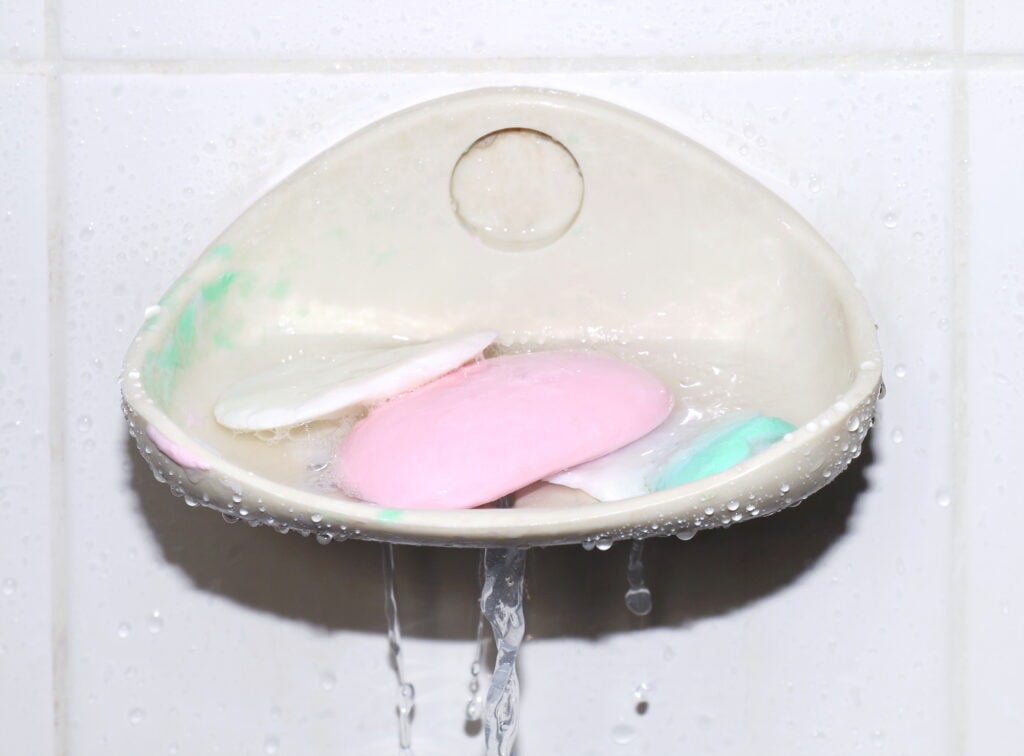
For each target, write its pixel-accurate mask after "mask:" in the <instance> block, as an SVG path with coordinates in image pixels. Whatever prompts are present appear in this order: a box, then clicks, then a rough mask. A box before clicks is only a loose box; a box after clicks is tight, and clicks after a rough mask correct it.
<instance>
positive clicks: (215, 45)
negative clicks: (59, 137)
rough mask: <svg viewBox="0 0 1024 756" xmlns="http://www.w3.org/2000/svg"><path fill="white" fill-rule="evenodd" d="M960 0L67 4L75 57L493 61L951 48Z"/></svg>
mask: <svg viewBox="0 0 1024 756" xmlns="http://www.w3.org/2000/svg"><path fill="white" fill-rule="evenodd" d="M952 19H953V10H952V4H951V2H950V1H949V0H923V1H922V2H916V3H913V4H906V3H902V4H901V3H889V2H884V0H866V2H861V3H855V4H850V3H846V2H842V1H841V0H830V1H829V2H819V3H815V4H814V5H813V6H812V5H806V6H803V7H801V6H800V4H792V3H786V4H777V3H764V2H761V1H760V0H725V1H724V2H717V3H668V2H642V3H615V2H609V0H583V1H582V2H578V3H572V4H566V3H550V2H543V0H523V2H518V3H480V2H471V1H470V0H450V1H449V2H446V3H440V4H439V3H426V4H416V3H408V2H402V0H380V1H379V2H375V3H357V2H352V1H351V0H349V2H343V3H337V2H326V1H325V0H307V1H306V2H303V3H282V2H275V1H274V0H255V1H253V0H249V1H248V2H244V3H242V2H230V3H216V4H210V3H206V2H201V0H190V1H189V2H180V3H162V4H156V5H154V4H153V3H147V2H140V0H99V1H97V0H65V2H63V3H62V32H63V47H64V52H65V54H66V55H70V56H72V57H84V58H117V57H124V58H144V59H152V58H156V59H167V58H184V59H189V58H197V57H198V58H203V59H206V58H251V57H259V58H264V59H266V58H273V59H295V58H309V57H314V58H321V59H347V58H396V57H399V58H431V57H442V58H479V57H488V58H493V57H523V56H526V57H566V56H574V57H591V56H594V55H600V56H636V55H640V56H647V55H667V56H682V55H696V54H704V55H735V54H743V55H750V54H760V53H785V54H796V55H798V54H808V53H814V54H820V53H850V52H865V51H874V50H893V49H912V50H937V49H946V48H948V46H949V45H950V44H951V38H952V34H951V26H952Z"/></svg>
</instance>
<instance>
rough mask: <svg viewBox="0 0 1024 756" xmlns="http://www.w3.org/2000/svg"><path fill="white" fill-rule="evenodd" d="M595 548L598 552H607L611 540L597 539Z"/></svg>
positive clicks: (610, 545)
mask: <svg viewBox="0 0 1024 756" xmlns="http://www.w3.org/2000/svg"><path fill="white" fill-rule="evenodd" d="M596 546H597V550H598V551H608V549H610V548H611V547H612V540H611V539H610V538H598V539H597V544H596Z"/></svg>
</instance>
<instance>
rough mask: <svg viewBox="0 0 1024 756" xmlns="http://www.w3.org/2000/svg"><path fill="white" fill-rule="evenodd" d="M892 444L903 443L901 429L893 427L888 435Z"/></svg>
mask: <svg viewBox="0 0 1024 756" xmlns="http://www.w3.org/2000/svg"><path fill="white" fill-rule="evenodd" d="M889 437H890V438H891V439H892V442H893V443H894V444H902V443H903V431H902V430H901V429H899V428H893V429H892V433H891V434H890V436H889Z"/></svg>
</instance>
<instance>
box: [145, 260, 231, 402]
mask: <svg viewBox="0 0 1024 756" xmlns="http://www.w3.org/2000/svg"><path fill="white" fill-rule="evenodd" d="M222 246H224V245H222ZM236 278H237V273H234V272H231V271H229V272H227V273H224V274H223V275H222V276H220V278H218V279H216V280H215V281H213V282H211V283H208V284H205V285H204V286H202V287H201V288H200V290H199V293H198V294H197V295H196V296H194V297H193V298H192V299H191V300H190V301H189V302H188V304H186V305H185V306H184V307H183V308H182V310H181V314H180V315H178V319H177V321H175V323H174V328H173V330H172V331H171V334H170V336H169V337H168V338H167V340H166V341H165V342H164V343H163V346H162V347H161V348H160V349H157V350H152V351H150V352H149V353H147V354H146V359H145V365H144V370H145V382H146V385H147V387H148V388H149V390H150V391H151V392H152V393H153V394H154V395H155V396H156V397H157V399H159V400H160V402H161V403H162V404H164V405H165V406H166V405H167V403H168V402H169V400H170V398H171V393H172V390H173V381H174V377H175V375H176V374H177V372H178V371H179V370H180V369H182V368H184V367H186V366H187V365H188V364H189V363H190V362H191V361H192V359H193V358H194V357H195V351H196V348H197V344H198V340H199V339H198V335H199V327H200V321H202V324H201V325H202V326H203V329H204V330H207V329H209V328H210V326H211V325H212V323H211V321H215V319H216V318H217V317H218V314H219V311H220V309H221V306H222V305H223V303H224V299H225V298H226V297H227V294H228V291H230V289H231V285H232V283H233V282H234V281H235V279H236ZM210 341H211V342H212V343H213V344H215V345H217V346H219V347H222V348H232V347H233V346H234V345H233V344H232V343H231V340H230V338H229V336H228V333H227V329H225V328H218V329H216V330H214V331H213V332H212V333H211V336H210Z"/></svg>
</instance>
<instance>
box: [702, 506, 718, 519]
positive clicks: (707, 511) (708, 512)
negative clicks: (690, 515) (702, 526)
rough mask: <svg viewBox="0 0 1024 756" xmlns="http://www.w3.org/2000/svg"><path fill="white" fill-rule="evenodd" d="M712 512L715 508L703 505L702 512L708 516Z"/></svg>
mask: <svg viewBox="0 0 1024 756" xmlns="http://www.w3.org/2000/svg"><path fill="white" fill-rule="evenodd" d="M714 513H715V508H714V507H704V514H706V515H707V516H708V517H710V516H711V515H713V514H714Z"/></svg>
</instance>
